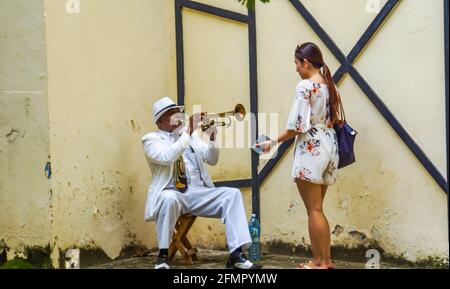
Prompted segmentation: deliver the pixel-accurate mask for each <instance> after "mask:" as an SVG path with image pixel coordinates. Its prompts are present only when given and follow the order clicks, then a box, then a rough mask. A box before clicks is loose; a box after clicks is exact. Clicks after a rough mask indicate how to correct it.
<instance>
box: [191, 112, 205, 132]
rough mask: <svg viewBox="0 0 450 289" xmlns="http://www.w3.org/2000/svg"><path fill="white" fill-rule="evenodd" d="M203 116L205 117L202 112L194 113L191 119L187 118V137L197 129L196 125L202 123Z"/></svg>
mask: <svg viewBox="0 0 450 289" xmlns="http://www.w3.org/2000/svg"><path fill="white" fill-rule="evenodd" d="M204 115H205V113H204V112H200V113H194V114H193V115H191V117H189V128H188V133H189V135H191V134H192V133H193V132H194V130H195V129H196V128H197V126H198V124H199V123H201V122H202V119H203V116H204Z"/></svg>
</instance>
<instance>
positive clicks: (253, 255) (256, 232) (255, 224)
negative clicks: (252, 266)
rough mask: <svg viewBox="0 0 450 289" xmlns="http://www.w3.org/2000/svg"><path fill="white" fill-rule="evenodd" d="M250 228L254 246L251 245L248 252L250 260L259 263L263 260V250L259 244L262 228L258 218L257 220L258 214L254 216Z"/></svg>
mask: <svg viewBox="0 0 450 289" xmlns="http://www.w3.org/2000/svg"><path fill="white" fill-rule="evenodd" d="M248 228H249V230H250V236H251V238H252V244H251V245H250V248H249V251H248V253H249V258H250V260H251V261H258V260H260V259H261V249H260V242H259V236H260V233H261V226H260V225H259V221H258V218H256V214H252V217H251V219H250V224H249V225H248Z"/></svg>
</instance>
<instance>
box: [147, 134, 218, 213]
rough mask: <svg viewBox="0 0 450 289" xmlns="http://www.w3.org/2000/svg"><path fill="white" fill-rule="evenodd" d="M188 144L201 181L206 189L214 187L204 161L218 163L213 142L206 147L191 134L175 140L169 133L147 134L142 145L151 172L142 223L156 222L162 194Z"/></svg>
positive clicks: (197, 137) (198, 138)
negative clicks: (192, 152) (193, 153)
mask: <svg viewBox="0 0 450 289" xmlns="http://www.w3.org/2000/svg"><path fill="white" fill-rule="evenodd" d="M189 145H191V146H192V148H193V150H194V152H195V155H196V158H197V162H198V166H199V168H200V176H201V178H202V180H203V181H204V183H205V185H206V186H207V187H210V188H213V187H214V184H213V182H212V180H211V177H210V176H209V174H208V172H207V171H206V168H205V166H204V164H203V162H206V163H207V164H209V165H212V166H214V165H216V164H217V162H218V160H219V150H218V149H217V147H216V146H215V143H214V142H210V143H208V144H207V143H205V142H204V141H203V140H202V139H201V137H200V136H199V135H198V133H196V132H194V133H192V135H191V136H189V134H188V133H186V131H183V133H182V134H181V136H180V137H179V138H178V140H176V141H174V140H173V139H172V138H171V137H170V135H169V133H167V132H163V131H161V130H159V131H156V132H151V133H148V134H146V135H145V136H144V137H143V138H142V146H143V148H144V151H145V155H146V157H147V162H148V164H149V166H150V169H151V171H152V182H151V183H150V186H149V188H148V193H147V200H146V203H145V216H144V219H145V221H154V220H155V219H156V216H157V215H158V211H159V208H160V207H161V204H162V198H161V195H162V194H161V193H162V191H163V190H164V188H165V187H166V186H167V185H168V184H169V182H170V180H171V178H172V173H173V164H174V163H175V161H176V160H177V159H178V157H179V156H181V155H182V154H183V152H184V150H185V149H186V148H188V147H189Z"/></svg>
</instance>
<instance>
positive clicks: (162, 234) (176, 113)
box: [142, 97, 261, 269]
mask: <svg viewBox="0 0 450 289" xmlns="http://www.w3.org/2000/svg"><path fill="white" fill-rule="evenodd" d="M183 110H184V108H183V106H178V105H176V104H175V103H174V102H173V101H172V100H171V99H170V98H168V97H164V98H162V99H160V100H158V101H157V102H155V104H154V105H153V116H154V121H155V122H156V125H157V126H158V129H159V130H158V131H156V132H151V133H148V134H146V135H145V136H144V137H143V138H142V145H143V148H144V151H145V154H146V157H147V161H148V164H149V166H150V169H151V171H152V175H153V178H152V182H151V184H150V187H149V190H148V194H147V201H146V205H145V220H146V221H156V229H157V236H158V246H159V256H158V260H157V263H156V265H155V269H169V264H168V248H169V244H170V240H171V239H172V234H173V232H174V227H175V223H176V221H177V220H178V217H180V216H181V215H184V214H192V215H195V216H199V217H208V218H220V219H221V221H222V223H224V224H225V225H226V238H227V243H228V250H229V251H230V255H229V257H228V260H227V263H226V267H227V268H238V269H255V268H261V266H259V265H256V264H253V263H252V262H250V261H249V260H248V259H247V258H246V256H245V255H244V253H243V252H242V250H243V249H246V248H247V247H248V246H249V245H250V244H251V238H250V233H249V230H248V223H247V219H246V215H245V209H244V204H243V199H242V195H241V192H240V190H239V189H236V188H230V187H218V188H216V187H215V186H214V184H213V182H212V180H211V177H210V176H209V174H208V172H207V171H206V169H205V166H204V164H203V162H205V163H207V164H209V165H216V164H217V162H218V159H219V150H218V148H217V147H216V142H215V138H216V134H217V130H216V127H215V126H211V127H210V128H209V129H207V130H206V132H205V133H206V134H207V135H208V137H209V143H205V142H204V141H203V140H202V139H201V136H200V135H198V134H197V132H196V131H195V128H196V126H197V124H198V122H199V121H200V118H201V117H202V115H203V114H196V115H194V116H191V117H190V119H189V125H188V127H185V126H184V125H183V124H182V122H180V119H184V115H183V114H182V112H183Z"/></svg>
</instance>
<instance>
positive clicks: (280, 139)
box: [256, 130, 301, 153]
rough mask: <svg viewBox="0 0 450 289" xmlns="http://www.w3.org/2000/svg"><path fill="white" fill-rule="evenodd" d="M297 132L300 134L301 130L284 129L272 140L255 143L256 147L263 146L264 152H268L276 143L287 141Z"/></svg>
mask: <svg viewBox="0 0 450 289" xmlns="http://www.w3.org/2000/svg"><path fill="white" fill-rule="evenodd" d="M299 134H301V132H299V131H295V130H286V131H285V132H284V133H283V134H280V135H279V136H278V137H277V138H275V139H274V140H272V141H270V140H268V141H265V142H262V143H259V144H256V147H262V148H264V153H268V152H270V150H271V149H272V147H273V146H275V145H276V144H277V143H280V142H284V141H287V140H288V139H290V138H293V137H295V136H297V135H299Z"/></svg>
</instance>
